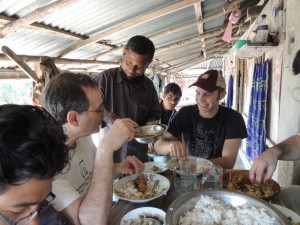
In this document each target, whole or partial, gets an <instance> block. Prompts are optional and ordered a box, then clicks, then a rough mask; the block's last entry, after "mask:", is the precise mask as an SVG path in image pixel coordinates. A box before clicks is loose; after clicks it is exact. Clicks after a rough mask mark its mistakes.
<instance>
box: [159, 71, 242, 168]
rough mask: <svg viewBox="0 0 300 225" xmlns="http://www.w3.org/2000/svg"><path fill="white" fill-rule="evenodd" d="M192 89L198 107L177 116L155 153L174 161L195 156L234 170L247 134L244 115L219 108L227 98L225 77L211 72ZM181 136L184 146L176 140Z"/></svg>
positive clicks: (205, 74) (202, 75)
mask: <svg viewBox="0 0 300 225" xmlns="http://www.w3.org/2000/svg"><path fill="white" fill-rule="evenodd" d="M191 86H196V95H195V98H196V102H197V104H196V105H190V106H185V107H182V108H181V109H180V110H179V111H178V112H177V114H176V115H175V116H174V117H173V119H172V121H171V122H170V125H169V127H168V130H167V132H166V133H165V134H164V135H163V136H162V137H161V138H160V140H159V141H157V142H156V144H155V150H156V151H157V152H158V153H160V154H163V155H168V154H170V156H171V157H173V158H180V157H186V156H187V155H192V156H196V157H200V158H205V159H209V160H210V161H211V162H212V163H214V164H216V165H219V166H222V167H223V168H225V169H230V168H233V166H234V164H235V161H236V156H237V153H238V150H239V148H240V145H241V139H243V138H245V137H247V130H246V126H245V122H244V120H243V117H242V115H241V114H240V113H238V112H236V111H235V110H233V109H230V108H226V107H223V106H221V105H219V101H220V100H222V99H223V98H224V97H225V95H226V91H225V90H226V83H225V79H224V77H222V75H221V74H220V73H219V72H218V71H217V70H208V71H206V72H205V73H203V74H201V75H200V76H199V78H198V79H197V81H196V82H195V83H193V84H192V85H191ZM191 86H190V87H191ZM179 135H182V139H183V142H181V141H179V140H178V139H177V138H176V137H178V136H179Z"/></svg>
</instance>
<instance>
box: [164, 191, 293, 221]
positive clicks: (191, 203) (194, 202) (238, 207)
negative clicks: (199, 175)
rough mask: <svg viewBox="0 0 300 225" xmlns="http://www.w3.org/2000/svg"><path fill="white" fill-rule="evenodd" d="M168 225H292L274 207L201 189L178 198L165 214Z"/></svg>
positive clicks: (241, 195)
mask: <svg viewBox="0 0 300 225" xmlns="http://www.w3.org/2000/svg"><path fill="white" fill-rule="evenodd" d="M166 223H167V224H168V225H194V224H201V225H211V224H222V225H252V224H263V225H291V222H290V221H289V220H288V219H287V218H286V217H285V216H284V215H283V214H282V213H281V212H280V211H279V210H278V209H276V208H275V207H274V206H272V205H271V204H269V203H267V202H266V201H264V200H261V199H259V198H256V197H253V196H250V195H247V194H245V193H241V192H237V191H229V190H224V189H204V190H200V191H199V190H197V191H192V192H189V193H186V194H184V195H181V196H180V197H178V198H177V199H175V200H174V201H173V202H172V203H171V205H170V206H169V208H168V210H167V212H166Z"/></svg>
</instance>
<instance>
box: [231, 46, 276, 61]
mask: <svg viewBox="0 0 300 225" xmlns="http://www.w3.org/2000/svg"><path fill="white" fill-rule="evenodd" d="M277 45H278V43H266V44H258V43H247V44H245V45H243V46H242V47H241V48H240V49H238V50H237V54H236V56H237V57H239V58H242V59H251V58H257V57H259V56H261V55H262V54H264V53H265V52H267V51H269V50H271V49H272V48H274V47H276V46H277Z"/></svg>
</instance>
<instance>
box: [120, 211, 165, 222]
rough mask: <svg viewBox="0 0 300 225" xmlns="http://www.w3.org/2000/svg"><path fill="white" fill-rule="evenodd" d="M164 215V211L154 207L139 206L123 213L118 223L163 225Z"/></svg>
mask: <svg viewBox="0 0 300 225" xmlns="http://www.w3.org/2000/svg"><path fill="white" fill-rule="evenodd" d="M165 216H166V213H165V212H164V211H162V210H161V209H158V208H154V207H141V208H137V209H134V210H131V211H130V212H128V213H127V214H125V216H123V218H122V220H121V223H120V225H140V224H152V225H163V224H164V223H165ZM147 222H148V223H147Z"/></svg>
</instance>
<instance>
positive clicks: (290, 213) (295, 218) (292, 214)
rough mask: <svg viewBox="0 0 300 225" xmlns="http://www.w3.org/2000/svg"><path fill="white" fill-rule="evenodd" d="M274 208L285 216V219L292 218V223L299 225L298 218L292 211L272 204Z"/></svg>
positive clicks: (299, 220) (299, 217)
mask: <svg viewBox="0 0 300 225" xmlns="http://www.w3.org/2000/svg"><path fill="white" fill-rule="evenodd" d="M272 205H273V206H274V207H275V208H277V209H278V210H279V211H280V212H282V214H283V215H285V216H286V217H290V218H292V221H293V223H300V216H299V215H298V214H297V213H295V212H294V211H292V210H290V209H288V208H286V207H283V206H281V205H277V204H272Z"/></svg>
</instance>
